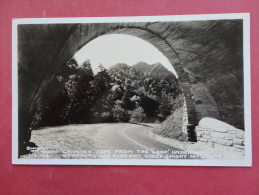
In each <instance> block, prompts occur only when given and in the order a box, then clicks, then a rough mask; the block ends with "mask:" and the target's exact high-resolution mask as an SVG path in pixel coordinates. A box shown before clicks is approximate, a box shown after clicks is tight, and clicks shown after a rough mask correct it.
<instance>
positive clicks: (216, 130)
mask: <svg viewBox="0 0 259 195" xmlns="http://www.w3.org/2000/svg"><path fill="white" fill-rule="evenodd" d="M214 131H215V132H220V133H227V132H228V131H227V129H226V128H214Z"/></svg>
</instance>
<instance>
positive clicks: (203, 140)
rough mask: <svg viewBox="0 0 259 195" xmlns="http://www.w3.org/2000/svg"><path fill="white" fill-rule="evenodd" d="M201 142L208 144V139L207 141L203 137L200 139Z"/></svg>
mask: <svg viewBox="0 0 259 195" xmlns="http://www.w3.org/2000/svg"><path fill="white" fill-rule="evenodd" d="M200 141H201V142H205V143H207V142H208V139H205V138H202V137H201V138H200Z"/></svg>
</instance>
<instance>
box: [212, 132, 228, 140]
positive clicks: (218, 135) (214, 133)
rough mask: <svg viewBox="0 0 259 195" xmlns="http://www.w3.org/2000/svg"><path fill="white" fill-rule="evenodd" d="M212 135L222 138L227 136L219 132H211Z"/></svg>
mask: <svg viewBox="0 0 259 195" xmlns="http://www.w3.org/2000/svg"><path fill="white" fill-rule="evenodd" d="M210 135H211V137H214V138H219V139H222V138H224V137H226V134H225V133H219V132H211V134H210Z"/></svg>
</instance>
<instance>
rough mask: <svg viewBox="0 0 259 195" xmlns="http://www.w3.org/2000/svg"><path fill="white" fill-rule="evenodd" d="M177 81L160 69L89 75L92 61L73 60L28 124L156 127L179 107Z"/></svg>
mask: <svg viewBox="0 0 259 195" xmlns="http://www.w3.org/2000/svg"><path fill="white" fill-rule="evenodd" d="M182 93H183V92H182V89H181V87H180V84H179V81H178V79H177V78H176V77H175V75H174V74H173V73H171V72H170V71H168V70H167V69H166V68H164V67H163V65H161V64H159V63H156V64H153V65H149V64H147V63H145V62H139V63H137V64H135V65H133V66H129V65H127V64H123V63H119V64H115V65H113V66H112V67H110V68H108V70H107V69H106V68H104V66H103V65H102V64H100V65H99V67H98V72H97V73H96V74H94V73H93V70H92V67H91V62H90V61H89V60H86V61H85V62H84V63H83V64H82V65H78V63H77V61H76V60H75V59H74V58H72V59H71V60H69V61H68V62H67V63H66V64H65V65H63V66H62V68H61V69H60V70H59V71H58V72H57V73H56V75H55V77H54V78H53V79H52V81H51V83H50V84H49V86H48V88H47V89H46V90H45V91H44V95H43V96H42V97H41V99H40V101H39V102H38V106H37V111H36V114H35V116H34V118H33V122H32V124H31V126H32V128H33V129H37V128H41V127H46V126H60V125H68V124H90V123H114V122H132V123H140V122H145V123H161V122H163V121H164V120H165V119H166V118H167V117H169V116H170V115H171V114H172V113H173V112H174V111H175V110H176V109H177V108H178V107H179V105H178V103H179V101H180V100H179V98H180V97H181V94H182Z"/></svg>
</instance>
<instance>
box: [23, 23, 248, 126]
mask: <svg viewBox="0 0 259 195" xmlns="http://www.w3.org/2000/svg"><path fill="white" fill-rule="evenodd" d="M242 26H243V23H242V20H212V21H185V22H152V23H149V22H146V23H105V24H102V23H98V24H94V23H92V24H37V25H34V24H33V25H19V26H18V68H19V75H18V76H19V112H21V113H26V112H28V110H29V109H30V106H34V104H31V103H32V102H36V100H37V99H38V98H39V97H40V96H41V94H42V93H43V91H44V88H46V86H47V85H48V83H49V81H50V79H51V78H52V77H53V75H54V74H55V72H56V71H57V69H58V68H60V66H62V65H63V64H64V63H65V62H66V61H67V60H68V59H70V58H71V57H72V56H73V55H74V54H75V52H76V51H78V50H79V49H80V48H81V47H83V46H84V45H85V44H86V43H87V42H89V41H91V40H93V39H94V38H96V37H98V36H101V35H103V34H129V35H133V36H137V37H140V38H143V39H145V40H147V41H149V42H150V43H151V44H153V45H154V46H156V47H157V48H158V49H159V50H160V51H161V50H164V51H161V52H162V53H164V54H165V53H166V52H171V53H172V56H173V57H172V58H174V59H172V60H174V61H172V60H171V63H172V64H173V66H174V67H175V64H177V65H176V66H178V67H177V68H176V69H178V70H176V71H177V73H178V74H180V75H178V76H179V79H180V80H181V79H183V81H184V82H185V81H186V78H187V80H188V84H189V88H190V98H192V99H193V103H194V107H195V115H196V117H197V122H198V121H199V120H200V119H201V118H203V117H206V116H209V117H213V118H217V119H220V120H223V121H225V122H227V123H229V124H231V125H234V126H236V127H238V128H243V125H244V120H243V116H244V108H243V104H244V97H243V45H242V44H243V39H242V37H243V35H242V32H243V28H242ZM160 45H161V46H160ZM164 46H167V47H164ZM163 48H164V49H163ZM168 48H169V49H168ZM172 51H173V52H172ZM168 56H170V54H167V57H168ZM169 61H170V60H169ZM179 65H180V66H179ZM185 77H186V78H185ZM187 88H188V86H187ZM198 100H199V101H198ZM190 101H191V100H190ZM197 102H198V103H197Z"/></svg>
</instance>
